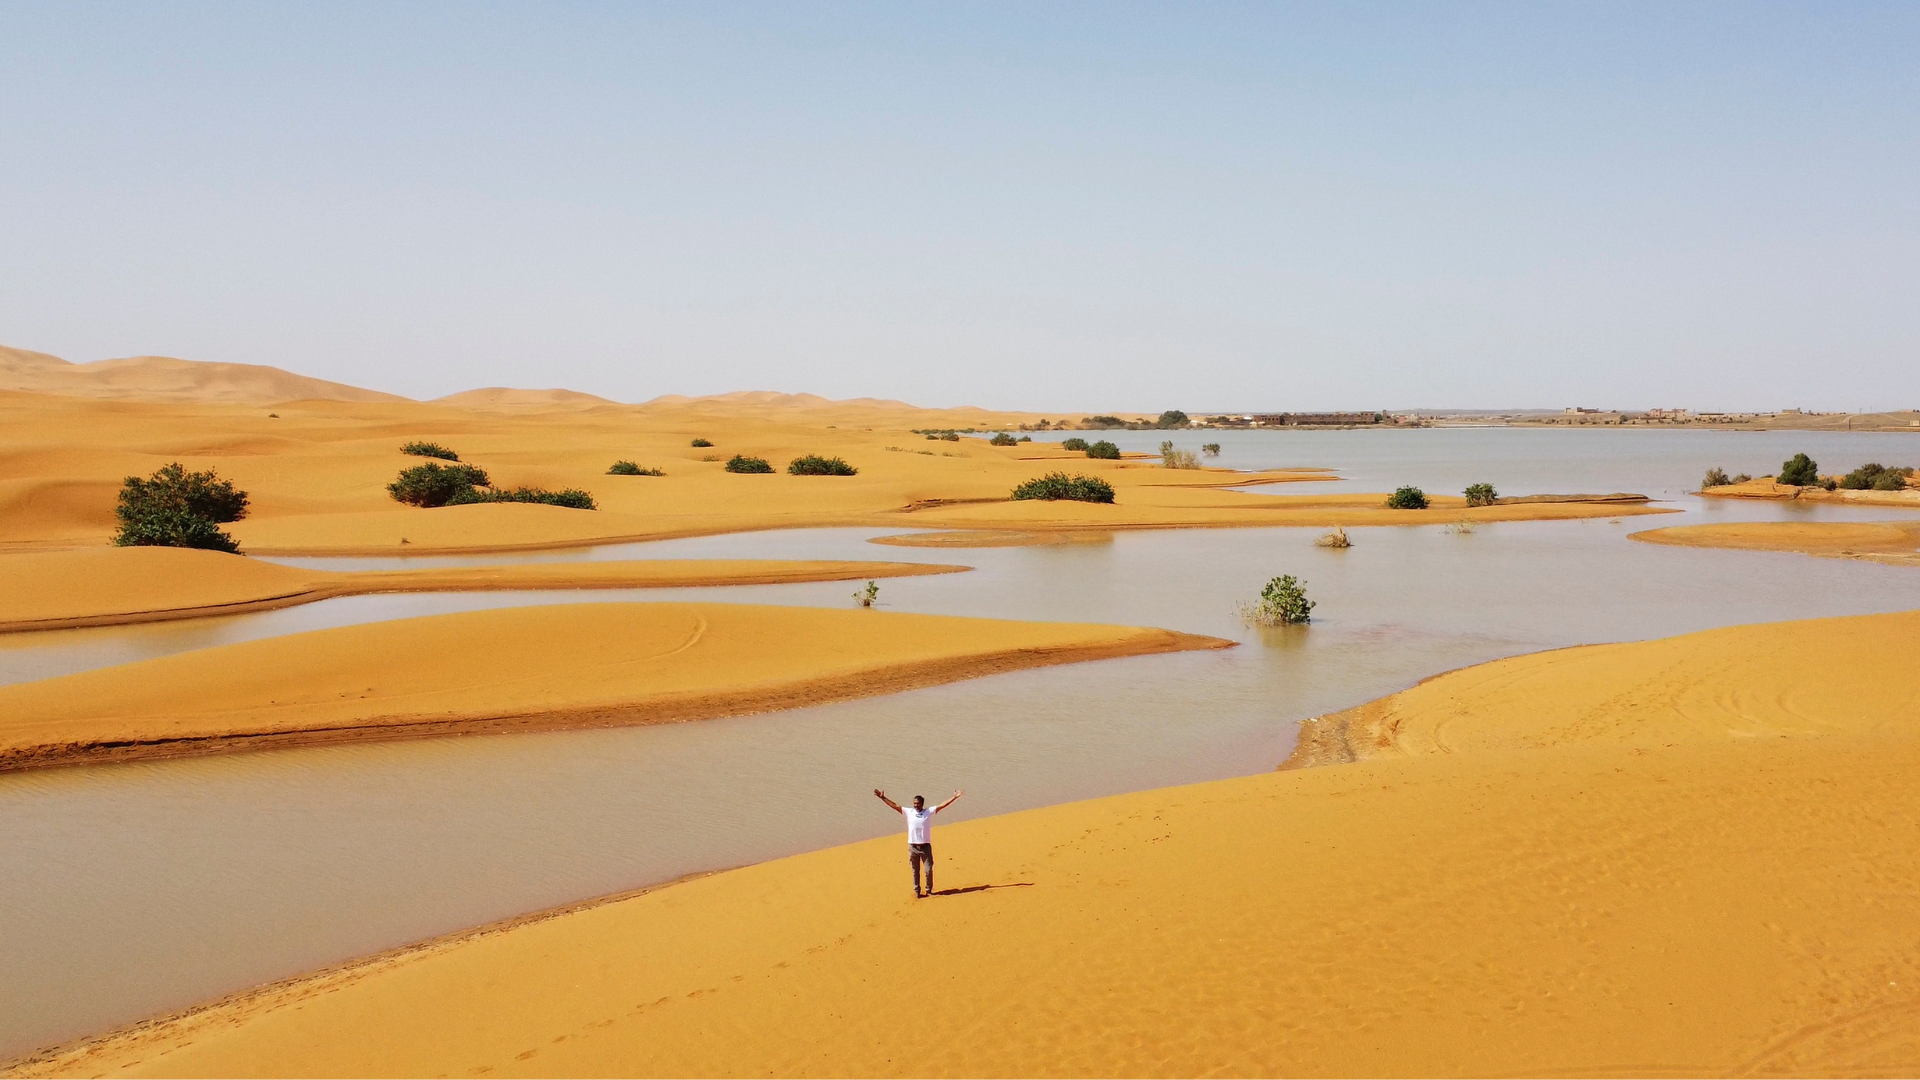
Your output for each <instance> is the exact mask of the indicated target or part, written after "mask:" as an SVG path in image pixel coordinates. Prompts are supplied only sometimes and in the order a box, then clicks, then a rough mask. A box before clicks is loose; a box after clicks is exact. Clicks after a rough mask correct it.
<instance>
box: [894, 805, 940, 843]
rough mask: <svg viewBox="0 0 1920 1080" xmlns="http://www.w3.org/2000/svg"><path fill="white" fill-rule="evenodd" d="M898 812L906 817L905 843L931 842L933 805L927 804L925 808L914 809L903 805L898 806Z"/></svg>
mask: <svg viewBox="0 0 1920 1080" xmlns="http://www.w3.org/2000/svg"><path fill="white" fill-rule="evenodd" d="M900 812H901V813H902V814H905V815H906V818H907V843H909V844H931V843H933V840H932V837H933V807H931V806H929V807H927V808H926V809H925V810H915V809H914V808H913V807H911V806H903V807H901V808H900Z"/></svg>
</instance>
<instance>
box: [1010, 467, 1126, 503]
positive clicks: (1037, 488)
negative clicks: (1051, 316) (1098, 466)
mask: <svg viewBox="0 0 1920 1080" xmlns="http://www.w3.org/2000/svg"><path fill="white" fill-rule="evenodd" d="M1013 497H1014V498H1015V499H1016V500H1022V499H1047V500H1049V501H1052V500H1058V499H1071V500H1073V501H1075V502H1092V503H1110V502H1112V501H1113V485H1112V484H1109V483H1107V482H1106V481H1105V480H1102V479H1100V478H1099V477H1097V476H1068V475H1067V474H1066V473H1063V472H1056V473H1048V474H1047V475H1045V476H1042V477H1040V478H1038V479H1035V480H1029V481H1027V482H1026V483H1024V484H1021V485H1020V486H1019V487H1017V488H1014V489H1013Z"/></svg>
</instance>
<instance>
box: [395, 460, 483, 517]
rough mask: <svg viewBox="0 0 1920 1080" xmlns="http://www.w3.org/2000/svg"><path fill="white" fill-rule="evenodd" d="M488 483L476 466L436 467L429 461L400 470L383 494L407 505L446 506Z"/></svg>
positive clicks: (480, 469)
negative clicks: (461, 495)
mask: <svg viewBox="0 0 1920 1080" xmlns="http://www.w3.org/2000/svg"><path fill="white" fill-rule="evenodd" d="M489 483H491V481H489V480H488V479H487V471H486V470H485V469H482V468H480V467H478V466H476V465H436V464H434V463H433V462H431V461H429V462H427V463H426V464H425V465H415V466H414V467H413V468H411V469H402V470H400V475H399V477H397V478H396V479H395V480H394V482H393V483H391V484H388V485H387V494H389V495H391V496H393V499H394V501H395V502H403V503H406V504H407V505H408V506H446V505H447V504H449V503H451V502H453V501H455V497H456V496H458V495H460V494H462V493H464V492H468V491H472V490H473V489H474V488H476V487H486V486H487V485H488V484H489ZM463 501H474V500H463Z"/></svg>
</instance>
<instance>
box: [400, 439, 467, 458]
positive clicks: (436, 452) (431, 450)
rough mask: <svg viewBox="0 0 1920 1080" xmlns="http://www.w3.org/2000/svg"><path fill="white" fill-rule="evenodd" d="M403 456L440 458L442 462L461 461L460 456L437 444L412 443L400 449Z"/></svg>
mask: <svg viewBox="0 0 1920 1080" xmlns="http://www.w3.org/2000/svg"><path fill="white" fill-rule="evenodd" d="M400 452H401V453H403V454H412V455H413V456H414V457H430V458H439V459H440V460H441V461H459V460H460V455H459V454H456V453H454V452H453V451H452V450H449V449H447V448H446V447H444V446H441V445H440V444H439V443H436V442H410V443H407V444H405V445H404V446H402V447H400Z"/></svg>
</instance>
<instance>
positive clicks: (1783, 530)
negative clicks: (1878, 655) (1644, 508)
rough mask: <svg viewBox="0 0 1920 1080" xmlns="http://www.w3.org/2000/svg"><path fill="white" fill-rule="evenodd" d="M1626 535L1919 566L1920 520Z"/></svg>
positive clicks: (1687, 528) (1750, 524)
mask: <svg viewBox="0 0 1920 1080" xmlns="http://www.w3.org/2000/svg"><path fill="white" fill-rule="evenodd" d="M1627 539H1629V540H1638V541H1641V542H1642V543H1647V544H1671V545H1673V546H1675V547H1702V548H1730V549H1734V550H1739V551H1794V552H1799V553H1800V554H1802V555H1815V556H1819V557H1821V558H1827V559H1861V560H1865V561H1868V562H1878V563H1886V564H1887V565H1889V566H1920V521H1746V522H1736V523H1729V524H1724V525H1681V526H1677V527H1674V528H1670V529H1647V530H1645V531H1643V532H1637V533H1630V534H1628V537H1627Z"/></svg>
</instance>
